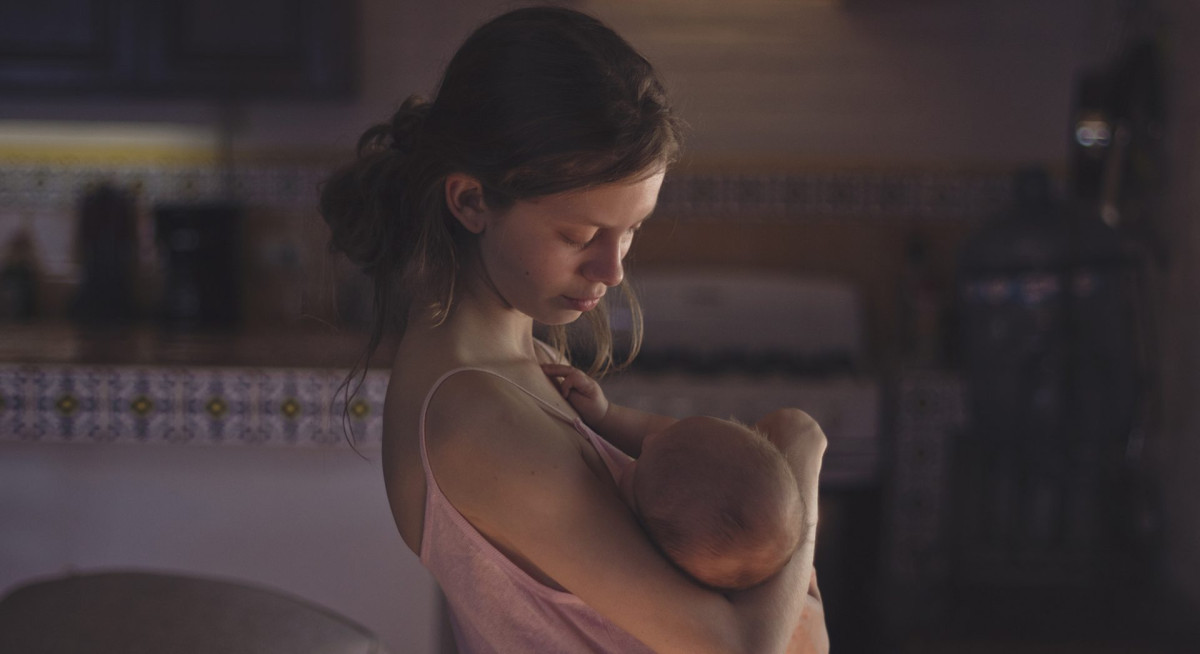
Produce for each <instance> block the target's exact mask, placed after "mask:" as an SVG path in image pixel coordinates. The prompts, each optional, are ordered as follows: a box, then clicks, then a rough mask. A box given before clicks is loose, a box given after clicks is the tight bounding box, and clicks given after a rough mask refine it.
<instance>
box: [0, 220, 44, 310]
mask: <svg viewBox="0 0 1200 654" xmlns="http://www.w3.org/2000/svg"><path fill="white" fill-rule="evenodd" d="M37 282H38V273H37V262H36V261H35V258H34V252H33V239H32V238H31V237H30V236H29V232H28V231H26V230H24V229H22V230H19V231H17V233H16V234H14V235H13V237H12V238H10V239H9V241H8V244H7V245H6V246H5V248H4V255H3V256H2V257H0V320H15V321H27V320H32V319H33V318H34V317H35V316H36V315H37Z"/></svg>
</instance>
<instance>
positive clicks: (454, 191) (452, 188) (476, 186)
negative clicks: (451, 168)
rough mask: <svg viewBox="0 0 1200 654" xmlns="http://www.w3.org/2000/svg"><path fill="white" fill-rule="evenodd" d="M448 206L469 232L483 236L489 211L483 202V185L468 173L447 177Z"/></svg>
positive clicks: (452, 174) (453, 174) (451, 174)
mask: <svg viewBox="0 0 1200 654" xmlns="http://www.w3.org/2000/svg"><path fill="white" fill-rule="evenodd" d="M446 206H447V207H449V208H450V213H452V214H454V217H455V218H457V219H458V222H459V223H461V224H462V226H463V227H465V228H466V229H467V231H469V232H471V233H472V234H482V233H483V230H484V229H486V228H487V223H488V209H487V205H486V204H485V203H484V201H483V184H481V183H480V182H479V180H477V179H475V178H474V177H471V176H470V175H467V174H466V173H450V174H449V175H447V176H446Z"/></svg>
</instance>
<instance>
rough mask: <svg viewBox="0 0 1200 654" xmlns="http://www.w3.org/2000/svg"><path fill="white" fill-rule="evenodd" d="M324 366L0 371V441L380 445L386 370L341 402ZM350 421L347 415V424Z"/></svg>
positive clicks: (335, 378) (337, 379)
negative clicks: (355, 393) (295, 367)
mask: <svg viewBox="0 0 1200 654" xmlns="http://www.w3.org/2000/svg"><path fill="white" fill-rule="evenodd" d="M342 379H343V377H342V375H340V374H338V373H335V372H331V371H326V370H303V369H271V370H258V369H251V368H210V369H205V368H196V369H182V368H124V367H82V366H81V367H71V366H47V367H40V366H0V440H37V441H46V442H91V443H109V442H126V443H171V444H202V445H226V444H227V445H242V446H245V445H251V446H254V445H271V446H284V447H287V446H317V447H336V446H344V445H346V444H348V443H350V441H349V439H348V438H347V434H348V433H350V432H351V431H352V433H353V435H354V441H353V442H354V444H355V445H356V446H371V445H378V444H379V442H380V437H381V435H382V427H383V421H382V407H383V399H384V395H385V393H386V389H387V373H386V371H374V372H371V373H370V374H368V375H367V377H366V380H365V383H364V384H363V386H362V388H361V389H359V392H358V394H357V395H356V396H355V397H354V398H353V399H352V401H351V402H350V404H349V405H348V406H347V405H346V403H345V400H344V395H342V394H339V388H340V387H341V384H342ZM346 416H348V418H346Z"/></svg>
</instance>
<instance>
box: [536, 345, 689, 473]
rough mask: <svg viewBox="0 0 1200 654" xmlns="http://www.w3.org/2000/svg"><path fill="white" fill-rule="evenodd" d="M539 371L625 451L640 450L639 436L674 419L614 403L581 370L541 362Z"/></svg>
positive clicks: (598, 430)
mask: <svg viewBox="0 0 1200 654" xmlns="http://www.w3.org/2000/svg"><path fill="white" fill-rule="evenodd" d="M542 370H543V371H544V372H545V373H546V374H547V375H548V376H549V377H550V378H551V379H553V380H554V381H556V382H557V383H558V387H559V390H560V391H561V392H562V395H563V397H565V398H566V399H567V401H568V402H570V403H571V406H572V407H574V408H575V411H577V412H578V413H579V417H580V418H583V421H584V422H585V423H587V425H588V426H589V427H591V428H592V429H594V430H596V433H598V434H600V435H601V436H603V437H604V438H605V439H606V440H608V442H610V443H612V444H613V445H616V446H617V447H618V448H620V449H621V450H622V451H623V452H625V453H626V454H628V455H630V456H632V457H635V458H636V457H637V456H638V455H640V454H641V453H642V439H644V438H645V437H646V435H647V434H653V433H654V432H657V431H662V430H663V429H666V428H667V427H670V426H671V425H673V424H675V419H674V418H668V417H667V416H660V415H656V414H653V413H647V412H646V411H639V410H638V409H631V408H629V407H627V406H621V405H619V404H613V403H611V402H609V401H608V398H607V397H605V395H604V390H603V389H602V388H600V384H599V383H598V382H597V381H596V380H595V379H592V378H591V377H588V376H587V375H586V374H584V372H583V371H582V370H579V369H578V368H574V367H572V366H567V365H560V364H543V365H542Z"/></svg>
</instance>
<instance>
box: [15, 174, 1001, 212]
mask: <svg viewBox="0 0 1200 654" xmlns="http://www.w3.org/2000/svg"><path fill="white" fill-rule="evenodd" d="M334 165H335V164H334V163H320V164H314V163H303V164H301V163H298V164H278V163H276V164H247V165H245V166H242V167H239V168H238V169H237V170H236V171H232V172H230V171H224V170H222V169H220V168H218V167H215V166H211V165H198V164H191V165H179V164H177V165H158V166H152V165H123V166H122V165H117V166H97V165H79V164H54V163H29V162H8V163H6V162H3V161H0V206H4V207H8V208H9V209H12V208H23V209H29V210H37V209H42V210H45V209H68V210H69V209H72V208H73V207H74V205H75V203H76V202H77V201H78V199H79V194H80V193H81V192H82V190H83V189H85V188H87V187H88V186H89V185H92V184H97V183H100V182H107V183H110V184H114V185H116V186H121V187H125V188H130V189H133V190H134V191H135V193H136V194H137V195H138V196H139V197H140V198H141V200H142V201H143V202H145V203H146V205H147V206H152V205H154V204H156V203H159V202H179V201H204V200H212V199H217V198H224V197H233V198H236V199H237V200H239V201H241V202H244V203H246V204H249V205H255V206H265V207H277V208H292V209H299V210H305V211H309V212H315V211H316V204H317V189H318V188H319V186H320V184H321V182H322V181H324V179H325V178H326V177H328V175H329V173H330V172H332V170H333V168H334ZM1010 186H1011V183H1010V174H1009V173H1008V172H1005V171H993V172H980V171H973V170H953V169H947V170H942V171H936V170H921V169H906V168H898V169H894V170H853V169H851V170H813V171H803V172H788V171H778V172H772V171H768V172H753V173H747V172H737V171H734V172H710V173H704V172H693V171H687V170H679V171H676V172H674V173H672V174H671V175H668V176H667V180H666V182H665V183H664V185H663V189H662V194H661V196H660V198H659V211H660V212H662V213H665V214H669V215H673V216H679V217H681V218H684V219H687V218H704V219H710V218H718V219H719V218H722V217H725V218H729V217H736V218H738V219H745V218H747V217H749V218H751V219H755V220H773V219H805V218H830V217H834V218H837V217H844V218H895V217H912V216H920V217H923V218H947V219H974V218H986V217H989V216H991V215H993V214H994V213H995V212H996V210H997V209H998V208H1000V207H1002V206H1004V203H1005V202H1006V201H1007V200H1008V198H1009V196H1010Z"/></svg>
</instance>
